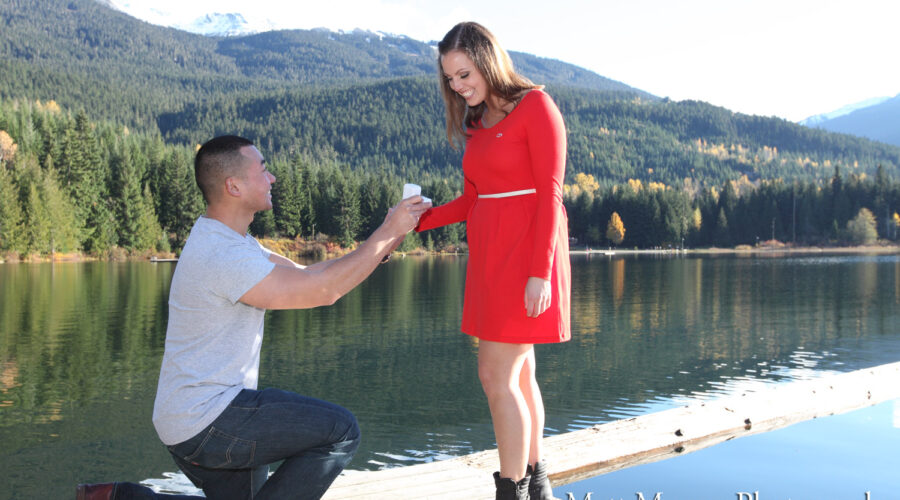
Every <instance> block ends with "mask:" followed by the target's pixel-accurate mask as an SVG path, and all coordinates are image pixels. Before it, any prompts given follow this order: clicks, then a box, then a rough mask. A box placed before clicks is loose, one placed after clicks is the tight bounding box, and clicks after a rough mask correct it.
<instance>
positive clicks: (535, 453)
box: [519, 349, 544, 464]
mask: <svg viewBox="0 0 900 500" xmlns="http://www.w3.org/2000/svg"><path fill="white" fill-rule="evenodd" d="M535 373H536V363H535V359H534V349H531V351H530V352H529V353H528V357H527V358H526V359H525V364H524V365H523V366H522V371H521V373H520V374H519V389H520V390H521V391H522V395H523V396H524V397H525V402H526V404H528V411H529V414H530V415H531V436H530V438H529V440H530V442H531V446H530V447H529V450H528V463H529V464H535V463H537V462H538V461H539V460H540V459H541V458H542V455H543V447H542V443H543V437H544V400H543V399H542V398H541V388H540V387H538V383H537V378H536V377H535Z"/></svg>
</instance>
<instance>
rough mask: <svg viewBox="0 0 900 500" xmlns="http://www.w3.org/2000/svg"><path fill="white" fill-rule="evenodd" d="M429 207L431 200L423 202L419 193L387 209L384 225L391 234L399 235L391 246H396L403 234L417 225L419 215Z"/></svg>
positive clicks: (401, 239)
mask: <svg viewBox="0 0 900 500" xmlns="http://www.w3.org/2000/svg"><path fill="white" fill-rule="evenodd" d="M430 208H431V202H430V201H429V202H428V203H425V202H424V200H423V198H422V197H421V196H419V195H415V196H410V197H409V198H407V199H405V200H403V201H401V202H400V203H398V204H396V205H394V206H393V207H392V208H390V209H389V210H388V213H387V216H385V218H384V223H382V226H385V227H386V228H387V229H388V230H389V231H390V234H391V235H392V236H395V237H400V240H399V241H398V242H397V243H396V245H394V246H393V248H391V250H393V249H394V248H397V246H399V245H400V243H401V242H402V241H403V238H402V237H403V236H405V235H406V233H408V232H410V231H412V230H413V229H415V228H416V226H418V225H419V217H421V216H422V214H424V213H425V212H427V211H428V209H430Z"/></svg>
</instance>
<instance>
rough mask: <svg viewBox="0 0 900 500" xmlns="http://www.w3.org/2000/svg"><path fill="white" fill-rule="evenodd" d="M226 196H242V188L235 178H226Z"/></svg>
mask: <svg viewBox="0 0 900 500" xmlns="http://www.w3.org/2000/svg"><path fill="white" fill-rule="evenodd" d="M225 194H228V195H231V196H240V195H241V187H240V185H239V183H238V181H237V179H236V178H235V177H226V178H225Z"/></svg>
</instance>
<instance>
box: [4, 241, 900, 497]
mask: <svg viewBox="0 0 900 500" xmlns="http://www.w3.org/2000/svg"><path fill="white" fill-rule="evenodd" d="M172 270H173V266H172V265H169V264H149V263H86V264H17V265H3V266H0V292H2V296H0V442H2V443H3V445H2V448H0V468H2V470H4V471H5V475H6V476H7V477H8V478H9V479H8V483H9V484H10V486H9V488H8V489H7V488H4V490H6V491H4V492H0V498H3V497H4V494H5V495H6V498H58V497H62V496H70V495H71V486H72V485H74V484H76V483H77V482H84V481H101V480H102V481H106V480H132V481H135V480H141V479H145V478H157V479H154V480H153V481H156V483H155V484H157V485H158V486H159V485H163V486H164V485H167V484H169V485H170V486H171V487H172V488H174V489H176V490H177V489H178V488H180V486H178V484H177V483H173V482H172V480H169V479H166V477H165V476H163V473H164V472H171V471H172V470H173V466H172V464H171V460H170V458H169V457H168V455H167V454H166V452H165V451H164V450H163V449H162V447H161V446H160V445H159V443H158V441H157V438H156V436H155V433H154V431H153V429H152V425H151V424H150V412H151V408H152V403H153V396H154V394H155V387H156V377H157V375H158V369H159V363H160V360H161V356H162V348H163V342H164V334H165V323H166V319H167V310H166V297H167V294H168V287H169V281H170V279H171V273H172ZM572 270H573V300H572V311H573V318H572V325H573V340H572V341H571V342H569V343H567V344H561V345H548V346H540V347H539V348H538V376H539V377H540V379H541V383H542V388H543V390H544V396H545V399H546V401H545V403H546V406H547V411H548V415H547V426H548V432H550V433H557V432H565V431H569V430H574V429H578V428H583V427H586V426H590V425H594V424H597V423H602V422H607V421H610V420H613V419H618V418H626V417H630V416H634V415H637V414H642V413H646V412H650V411H655V410H659V409H663V408H668V407H672V406H673V405H676V404H679V403H680V402H683V401H685V400H688V399H696V398H701V399H702V398H712V397H717V396H720V395H722V394H730V393H735V392H739V391H749V390H757V389H758V388H759V387H762V386H764V385H766V384H771V383H777V382H779V381H782V380H792V379H803V378H809V377H814V376H818V375H819V374H821V373H823V372H828V371H847V370H851V369H856V368H859V367H864V366H871V365H876V364H881V363H886V362H892V361H897V360H898V359H900V308H898V307H897V304H898V300H900V257H898V256H896V255H894V256H840V257H829V256H825V257H823V256H809V257H802V256H801V257H797V256H789V257H784V258H757V257H741V258H733V257H713V258H710V257H703V258H693V257H677V258H673V257H671V256H670V257H663V258H656V257H652V258H646V257H621V256H615V257H612V258H608V257H601V258H596V256H595V257H593V258H590V257H586V256H573V258H572ZM464 277H465V259H464V258H462V257H438V258H406V259H398V260H397V261H392V262H391V263H390V264H388V265H386V266H381V268H380V269H378V270H377V271H376V273H375V274H374V275H373V276H372V277H371V278H370V279H369V280H368V281H366V282H365V283H364V284H363V286H361V287H360V288H359V289H357V290H356V291H354V292H352V293H351V294H349V295H348V296H346V297H344V298H343V299H341V300H340V301H338V303H337V304H336V305H335V306H333V307H330V308H320V309H314V310H308V311H275V312H270V313H268V315H267V328H266V338H265V343H264V346H263V362H262V366H261V374H260V375H261V377H260V378H261V385H264V386H276V387H283V388H287V389H292V390H295V391H298V392H302V393H305V394H310V395H313V396H316V397H321V398H324V399H328V400H332V401H335V402H337V403H340V404H342V405H345V406H347V407H348V408H350V409H351V410H352V411H354V413H356V414H357V416H358V417H359V421H360V423H361V426H362V430H363V435H364V436H365V437H364V439H363V445H362V447H361V449H360V451H359V453H358V455H357V458H356V459H354V461H353V463H352V464H351V467H352V468H357V469H375V468H382V467H391V466H398V465H408V464H413V463H419V462H425V461H431V460H438V459H443V458H447V457H450V456H458V455H463V454H466V453H470V452H472V451H477V450H482V449H485V448H489V447H493V446H494V443H493V434H492V428H491V423H490V415H489V413H488V409H487V404H486V402H485V400H484V396H483V395H482V392H481V389H480V384H479V382H478V378H477V373H476V358H475V354H476V351H477V344H476V343H475V342H474V341H473V339H472V338H470V337H468V336H466V335H463V334H461V333H459V331H458V326H459V320H460V315H461V312H462V299H463V292H462V290H463V284H464ZM176 477H177V476H176ZM5 482H7V481H5Z"/></svg>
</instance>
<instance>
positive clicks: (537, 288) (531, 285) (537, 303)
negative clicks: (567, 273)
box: [525, 276, 552, 318]
mask: <svg viewBox="0 0 900 500" xmlns="http://www.w3.org/2000/svg"><path fill="white" fill-rule="evenodd" d="M551 298H552V294H551V292H550V281H548V280H545V279H541V278H535V277H534V276H532V277H530V278H528V283H526V284H525V314H526V315H527V316H528V317H529V318H537V317H538V316H540V315H541V314H542V313H543V312H544V311H546V310H547V309H548V308H550V302H551V300H552V299H551Z"/></svg>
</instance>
